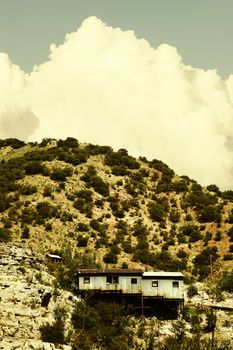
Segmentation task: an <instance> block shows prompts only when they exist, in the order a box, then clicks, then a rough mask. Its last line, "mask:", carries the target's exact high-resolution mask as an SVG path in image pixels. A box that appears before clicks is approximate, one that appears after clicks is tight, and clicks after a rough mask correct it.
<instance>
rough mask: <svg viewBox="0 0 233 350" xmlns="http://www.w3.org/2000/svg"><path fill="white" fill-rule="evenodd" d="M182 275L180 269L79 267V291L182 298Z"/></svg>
mask: <svg viewBox="0 0 233 350" xmlns="http://www.w3.org/2000/svg"><path fill="white" fill-rule="evenodd" d="M183 280H184V276H183V274H182V273H180V272H163V271H160V272H143V271H142V270H128V269H111V270H110V269H109V270H108V269H106V270H100V269H80V270H78V271H77V289H78V291H80V292H85V291H93V292H99V293H122V294H124V295H132V296H133V295H135V296H136V295H139V296H142V297H143V298H159V299H176V300H183V299H184V294H183V283H184V281H183Z"/></svg>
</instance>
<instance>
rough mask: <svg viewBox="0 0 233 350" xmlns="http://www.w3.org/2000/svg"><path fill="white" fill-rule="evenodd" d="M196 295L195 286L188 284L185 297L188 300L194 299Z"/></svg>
mask: <svg viewBox="0 0 233 350" xmlns="http://www.w3.org/2000/svg"><path fill="white" fill-rule="evenodd" d="M197 294H198V289H197V287H196V286H195V284H190V285H189V286H188V289H187V296H188V298H192V297H194V296H195V295H197Z"/></svg>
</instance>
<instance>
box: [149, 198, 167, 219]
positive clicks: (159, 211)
mask: <svg viewBox="0 0 233 350" xmlns="http://www.w3.org/2000/svg"><path fill="white" fill-rule="evenodd" d="M148 211H149V214H150V217H151V220H153V221H157V222H163V221H165V220H166V218H167V214H168V212H167V209H166V206H165V205H164V204H160V203H154V202H151V203H150V204H149V205H148Z"/></svg>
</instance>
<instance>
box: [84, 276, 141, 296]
mask: <svg viewBox="0 0 233 350" xmlns="http://www.w3.org/2000/svg"><path fill="white" fill-rule="evenodd" d="M131 278H137V284H131ZM79 289H80V290H104V291H108V290H109V291H110V290H113V291H114V290H116V291H124V293H139V292H141V277H140V276H119V283H115V284H112V283H110V284H109V283H107V282H106V276H90V283H84V277H82V276H80V277H79Z"/></svg>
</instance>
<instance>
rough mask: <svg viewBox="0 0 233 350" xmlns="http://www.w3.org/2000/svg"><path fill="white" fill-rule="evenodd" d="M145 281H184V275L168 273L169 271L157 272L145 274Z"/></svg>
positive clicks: (143, 274) (143, 275) (143, 276)
mask: <svg viewBox="0 0 233 350" xmlns="http://www.w3.org/2000/svg"><path fill="white" fill-rule="evenodd" d="M142 278H143V279H174V280H183V279H184V275H183V274H182V273H181V272H167V271H157V272H143V273H142Z"/></svg>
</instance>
